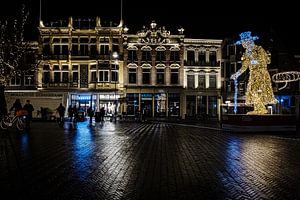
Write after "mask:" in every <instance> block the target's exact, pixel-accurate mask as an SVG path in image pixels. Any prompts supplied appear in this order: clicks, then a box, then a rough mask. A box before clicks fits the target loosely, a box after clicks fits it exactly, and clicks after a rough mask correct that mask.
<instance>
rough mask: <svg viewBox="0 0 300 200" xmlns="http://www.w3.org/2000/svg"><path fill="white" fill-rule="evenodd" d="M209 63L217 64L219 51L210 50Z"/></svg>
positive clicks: (211, 64)
mask: <svg viewBox="0 0 300 200" xmlns="http://www.w3.org/2000/svg"><path fill="white" fill-rule="evenodd" d="M209 63H210V66H216V65H217V53H216V52H215V51H211V52H209Z"/></svg>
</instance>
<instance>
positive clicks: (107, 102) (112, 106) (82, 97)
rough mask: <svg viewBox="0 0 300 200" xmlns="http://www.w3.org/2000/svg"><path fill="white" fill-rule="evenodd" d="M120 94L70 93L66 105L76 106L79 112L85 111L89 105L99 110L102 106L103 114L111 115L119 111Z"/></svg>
mask: <svg viewBox="0 0 300 200" xmlns="http://www.w3.org/2000/svg"><path fill="white" fill-rule="evenodd" d="M119 99H120V95H119V94H112V93H87V94H70V95H69V101H68V106H70V105H71V106H72V107H74V106H76V108H77V109H78V110H79V111H80V112H84V113H86V111H87V109H88V108H89V107H92V109H93V110H94V111H96V112H99V111H100V109H101V108H102V107H103V108H104V110H105V115H113V113H114V112H116V113H119V112H120V102H119Z"/></svg>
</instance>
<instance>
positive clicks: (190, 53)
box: [187, 51, 195, 65]
mask: <svg viewBox="0 0 300 200" xmlns="http://www.w3.org/2000/svg"><path fill="white" fill-rule="evenodd" d="M194 64H195V52H194V51H187V65H194Z"/></svg>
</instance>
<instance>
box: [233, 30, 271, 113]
mask: <svg viewBox="0 0 300 200" xmlns="http://www.w3.org/2000/svg"><path fill="white" fill-rule="evenodd" d="M240 37H241V40H240V41H237V42H236V44H238V45H239V44H242V46H243V47H244V48H245V52H244V54H243V56H242V58H241V60H242V67H241V69H240V70H238V71H237V72H236V73H235V74H233V75H232V76H231V79H233V80H235V79H237V78H238V77H239V76H240V75H241V74H242V73H244V72H245V71H246V70H247V69H248V68H249V71H250V76H249V80H248V85H247V90H246V102H245V103H246V105H253V107H254V110H253V111H250V112H248V113H247V114H252V115H263V114H267V113H268V111H267V109H266V106H265V105H267V104H275V103H276V102H277V101H276V99H275V97H274V93H273V89H272V82H271V78H270V74H269V72H268V69H267V65H268V64H270V57H269V55H268V54H267V53H266V51H265V50H264V49H263V48H262V47H261V46H258V45H255V43H254V40H256V39H258V37H257V36H251V32H250V31H248V32H243V33H241V34H240Z"/></svg>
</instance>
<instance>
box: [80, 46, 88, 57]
mask: <svg viewBox="0 0 300 200" xmlns="http://www.w3.org/2000/svg"><path fill="white" fill-rule="evenodd" d="M88 53H89V45H87V44H81V45H80V55H81V56H87V55H88Z"/></svg>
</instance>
